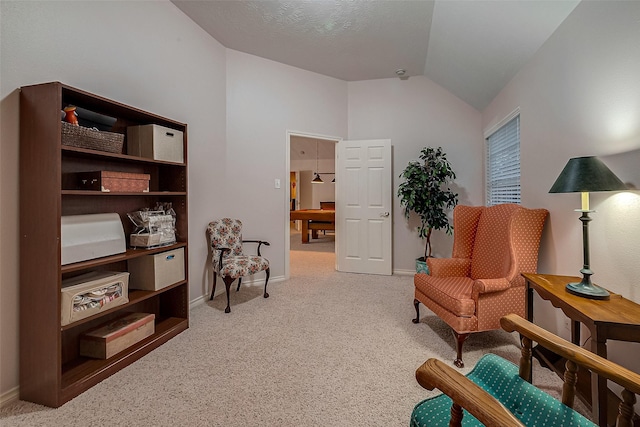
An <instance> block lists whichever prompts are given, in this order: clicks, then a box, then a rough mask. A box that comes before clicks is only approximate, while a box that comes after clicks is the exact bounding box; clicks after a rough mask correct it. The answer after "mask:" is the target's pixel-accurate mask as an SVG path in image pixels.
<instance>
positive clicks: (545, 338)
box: [500, 313, 640, 394]
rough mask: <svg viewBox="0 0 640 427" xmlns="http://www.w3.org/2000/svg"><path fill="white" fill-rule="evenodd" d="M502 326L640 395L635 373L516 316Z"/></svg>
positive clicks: (638, 379) (637, 375) (507, 317)
mask: <svg viewBox="0 0 640 427" xmlns="http://www.w3.org/2000/svg"><path fill="white" fill-rule="evenodd" d="M500 325H502V328H503V329H504V330H505V331H507V332H514V331H516V332H518V333H520V334H521V335H523V336H525V337H527V338H529V339H530V340H532V341H535V342H537V343H538V344H540V345H541V346H542V347H544V348H546V349H548V350H551V351H553V352H554V353H556V354H557V355H559V356H562V357H564V358H565V359H569V360H573V361H574V362H575V363H577V364H578V365H580V366H583V367H585V368H587V369H589V370H591V371H593V372H596V373H597V374H598V375H600V376H603V377H605V378H607V379H608V380H611V381H613V382H615V383H616V384H618V385H620V386H622V387H624V388H625V389H627V390H629V391H630V392H632V393H635V394H640V375H639V374H637V373H635V372H633V371H630V370H628V369H626V368H624V367H622V366H620V365H617V364H616V363H613V362H611V361H609V360H607V359H605V358H603V357H600V356H598V355H597V354H595V353H592V352H590V351H588V350H586V349H584V348H582V347H580V346H577V345H575V344H573V343H570V342H569V341H567V340H565V339H563V338H560V337H559V336H557V335H554V334H552V333H551V332H549V331H546V330H544V329H542V328H541V327H539V326H537V325H534V324H533V323H531V322H529V321H527V320H525V319H523V318H522V317H520V316H518V315H516V314H513V313H512V314H508V315H506V316H504V317H503V318H502V319H500Z"/></svg>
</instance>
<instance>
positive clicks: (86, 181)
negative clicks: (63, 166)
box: [76, 171, 151, 193]
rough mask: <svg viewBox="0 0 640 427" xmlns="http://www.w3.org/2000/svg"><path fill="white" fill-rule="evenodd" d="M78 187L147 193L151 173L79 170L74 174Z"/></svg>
mask: <svg viewBox="0 0 640 427" xmlns="http://www.w3.org/2000/svg"><path fill="white" fill-rule="evenodd" d="M76 177H77V183H78V188H80V189H81V190H93V191H104V192H110V191H114V192H115V191H117V192H125V193H148V192H149V179H150V178H151V175H148V174H146V173H127V172H113V171H96V172H80V173H77V174H76Z"/></svg>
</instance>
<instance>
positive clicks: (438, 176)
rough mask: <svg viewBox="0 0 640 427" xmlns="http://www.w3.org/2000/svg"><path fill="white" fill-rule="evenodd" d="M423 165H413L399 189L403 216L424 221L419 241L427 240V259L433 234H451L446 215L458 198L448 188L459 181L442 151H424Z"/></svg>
mask: <svg viewBox="0 0 640 427" xmlns="http://www.w3.org/2000/svg"><path fill="white" fill-rule="evenodd" d="M420 160H421V161H420V162H418V161H411V162H409V164H408V165H407V167H406V168H405V169H404V170H403V171H402V173H401V174H400V178H404V181H403V182H402V183H401V184H400V185H399V187H398V197H399V198H400V204H401V205H402V206H403V207H404V216H405V218H407V219H408V218H409V216H410V214H411V212H415V213H416V214H417V215H418V216H419V217H420V220H421V225H420V226H419V227H418V235H419V236H420V238H423V239H427V241H426V244H425V257H427V256H430V255H431V232H432V231H433V230H441V229H444V230H445V231H446V232H447V233H448V234H451V232H452V231H453V227H452V226H451V224H450V223H449V218H448V217H447V211H448V210H449V209H453V208H454V207H455V205H457V204H458V194H457V193H454V192H453V191H452V190H451V188H450V187H449V184H450V183H451V182H452V181H453V180H454V179H455V178H456V174H455V172H454V171H453V169H452V167H451V164H450V163H449V161H448V160H447V157H446V155H445V153H444V151H443V150H442V147H438V148H432V147H425V148H423V149H422V151H421V152H420Z"/></svg>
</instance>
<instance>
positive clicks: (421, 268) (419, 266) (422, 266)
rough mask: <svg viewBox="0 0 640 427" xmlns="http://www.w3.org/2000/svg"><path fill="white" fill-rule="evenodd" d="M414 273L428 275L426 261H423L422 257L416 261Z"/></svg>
mask: <svg viewBox="0 0 640 427" xmlns="http://www.w3.org/2000/svg"><path fill="white" fill-rule="evenodd" d="M416 273H424V274H429V267H428V266H427V261H425V259H424V257H420V258H417V259H416Z"/></svg>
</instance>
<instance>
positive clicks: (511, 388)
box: [410, 314, 640, 427]
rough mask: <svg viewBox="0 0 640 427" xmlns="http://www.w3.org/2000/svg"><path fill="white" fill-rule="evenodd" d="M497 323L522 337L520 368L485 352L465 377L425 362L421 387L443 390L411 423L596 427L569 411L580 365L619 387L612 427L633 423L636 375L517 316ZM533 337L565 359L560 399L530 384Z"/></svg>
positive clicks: (639, 389) (639, 386) (639, 385)
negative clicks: (614, 423)
mask: <svg viewBox="0 0 640 427" xmlns="http://www.w3.org/2000/svg"><path fill="white" fill-rule="evenodd" d="M500 323H501V325H502V328H503V329H505V330H506V331H508V332H514V331H517V332H519V333H520V336H521V337H523V338H522V343H523V346H522V358H521V359H520V366H519V367H518V366H516V365H514V364H513V363H511V362H509V361H507V360H504V359H502V358H501V357H499V356H496V355H494V354H486V355H484V356H483V357H482V358H481V359H480V360H479V361H478V363H477V364H476V366H475V367H474V368H473V370H472V371H471V372H469V373H468V374H467V376H464V375H462V374H460V373H459V372H458V371H457V370H455V369H454V368H452V367H450V366H448V365H446V364H445V363H443V362H441V361H440V360H437V359H429V360H427V361H426V362H425V363H424V364H423V365H422V366H420V367H419V368H418V370H417V371H416V379H417V380H418V383H419V384H420V385H421V386H423V387H424V388H426V389H428V390H433V389H434V388H437V389H439V390H440V391H442V392H443V394H439V395H437V396H434V397H432V398H429V399H426V400H424V401H422V402H420V403H418V404H417V405H416V406H415V408H414V410H413V413H412V414H411V421H410V425H411V427H426V426H429V427H433V426H443V427H444V426H482V425H486V426H500V427H508V426H541V427H552V426H557V427H570V426H596V424H594V423H593V422H591V421H590V420H588V419H587V418H585V417H584V416H582V415H580V414H579V413H578V412H576V411H574V410H573V409H572V407H573V399H574V396H575V384H576V381H577V371H578V365H580V366H582V367H584V368H586V369H588V370H590V371H591V372H592V373H597V374H598V375H601V376H604V377H606V378H607V379H609V380H611V381H613V382H615V383H617V384H619V385H621V386H622V387H623V389H624V391H623V392H622V402H621V403H620V408H619V413H618V420H617V422H616V425H617V426H619V427H622V426H632V425H633V424H632V421H631V419H632V416H633V413H634V412H633V405H634V404H635V402H636V395H637V394H640V375H638V374H636V373H635V372H632V371H629V370H628V369H625V368H623V367H621V366H618V365H616V364H615V363H613V362H610V361H608V360H606V359H603V358H601V357H600V356H597V355H596V354H594V353H591V352H589V351H587V350H585V349H583V348H581V347H578V346H576V345H574V344H572V343H570V342H568V341H566V340H563V339H562V338H560V337H557V336H556V335H553V334H551V333H549V332H547V331H545V330H544V329H542V328H540V327H538V326H536V325H534V324H532V323H530V322H528V321H526V320H524V319H522V318H521V317H519V316H517V315H515V314H509V315H507V316H505V317H503V318H502V319H501V322H500ZM532 341H533V342H537V343H539V344H540V345H541V346H543V347H545V348H548V349H549V350H551V351H553V352H554V353H556V354H558V355H560V356H562V357H564V358H566V359H568V361H567V364H566V369H567V371H566V372H565V377H564V378H565V384H564V387H563V389H562V402H560V401H558V400H556V399H555V398H554V397H552V396H550V395H549V394H547V393H545V392H544V391H542V390H540V389H538V388H537V387H535V386H534V385H532V384H531V383H530V380H531V342H532Z"/></svg>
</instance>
